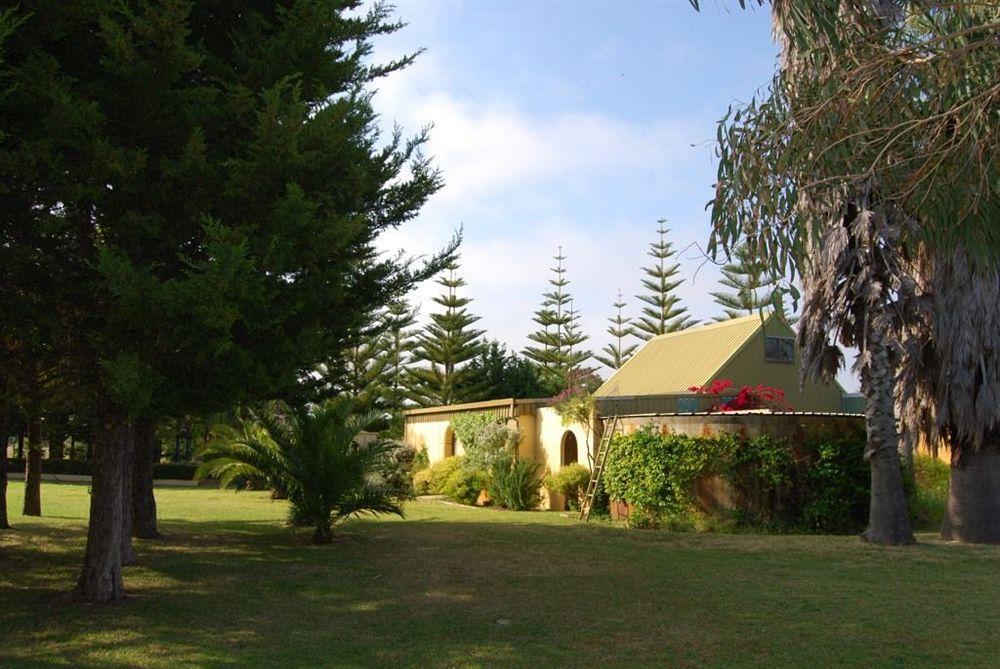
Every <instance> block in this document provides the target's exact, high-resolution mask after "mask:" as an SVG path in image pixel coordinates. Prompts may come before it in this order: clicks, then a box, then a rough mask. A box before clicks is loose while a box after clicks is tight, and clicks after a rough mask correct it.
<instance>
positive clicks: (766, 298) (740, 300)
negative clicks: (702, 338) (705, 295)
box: [712, 246, 772, 321]
mask: <svg viewBox="0 0 1000 669" xmlns="http://www.w3.org/2000/svg"><path fill="white" fill-rule="evenodd" d="M719 283H721V284H722V285H723V286H724V287H725V288H727V289H728V290H719V291H716V292H714V293H712V297H713V298H715V303H716V304H718V305H719V306H721V307H722V310H723V312H724V315H722V316H716V317H715V320H717V321H725V320H729V319H730V318H739V317H740V316H749V315H750V314H753V313H755V312H758V311H760V309H761V308H762V307H764V306H766V305H768V304H770V303H771V299H770V298H771V293H772V291H771V290H768V287H767V286H765V280H764V268H763V267H762V266H761V263H759V262H754V261H753V260H752V259H751V258H750V254H749V252H748V251H747V248H746V247H745V246H739V247H737V248H736V251H735V252H734V253H733V257H732V259H731V260H730V262H728V263H726V264H725V265H723V267H722V279H721V280H720V281H719Z"/></svg>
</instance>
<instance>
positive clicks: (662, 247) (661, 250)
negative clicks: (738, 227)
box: [632, 218, 697, 341]
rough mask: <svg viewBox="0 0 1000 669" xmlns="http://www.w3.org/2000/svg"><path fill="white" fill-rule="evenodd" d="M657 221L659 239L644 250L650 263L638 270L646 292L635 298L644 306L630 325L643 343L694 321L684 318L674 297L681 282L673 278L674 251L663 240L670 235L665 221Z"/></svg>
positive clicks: (675, 272)
mask: <svg viewBox="0 0 1000 669" xmlns="http://www.w3.org/2000/svg"><path fill="white" fill-rule="evenodd" d="M657 222H658V223H659V225H660V227H659V228H658V229H657V233H658V234H659V236H660V237H659V240H658V241H655V242H653V243H651V244H650V245H649V251H647V255H649V256H650V257H651V258H652V259H653V260H654V263H653V264H652V265H650V266H649V267H643V268H642V271H643V273H644V274H645V275H646V277H645V278H644V279H643V280H642V285H643V287H644V288H645V289H646V293H645V294H642V295H636V297H637V298H639V299H640V300H641V301H642V302H643V303H644V304H645V305H646V306H644V307H643V308H642V313H641V315H640V316H639V318H638V319H636V320H635V322H634V323H633V325H632V329H633V332H634V333H635V336H637V337H639V338H640V339H643V340H647V341H648V340H649V339H652V338H653V337H655V336H657V335H661V334H666V333H667V332H676V331H677V330H683V329H685V328H688V327H691V326H692V325H694V324H695V323H696V322H697V321H695V320H694V319H692V318H691V317H690V316H689V315H688V310H687V307H684V306H681V303H680V298H679V297H677V296H676V295H675V294H674V291H676V290H677V287H678V286H680V285H681V284H682V283H683V282H684V280H683V279H680V278H677V276H678V273H679V272H680V264H679V263H676V262H672V261H673V259H674V258H675V257H676V256H677V252H676V251H674V248H673V244H672V243H671V242H668V241H667V233H669V232H670V229H669V228H667V221H666V219H662V218H661V219H660V220H659V221H657Z"/></svg>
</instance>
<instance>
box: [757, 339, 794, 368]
mask: <svg viewBox="0 0 1000 669" xmlns="http://www.w3.org/2000/svg"><path fill="white" fill-rule="evenodd" d="M764 360H765V361H767V362H780V363H783V364H786V365H794V364H795V339H793V338H792V337H764Z"/></svg>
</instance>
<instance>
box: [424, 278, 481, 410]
mask: <svg viewBox="0 0 1000 669" xmlns="http://www.w3.org/2000/svg"><path fill="white" fill-rule="evenodd" d="M457 269H458V266H457V265H456V264H455V263H452V264H450V265H449V266H448V267H447V268H446V270H445V271H446V274H445V275H444V276H442V277H440V278H438V280H437V282H438V284H440V285H441V286H442V287H443V288H444V289H445V292H444V294H443V295H440V296H438V297H435V298H434V302H435V303H437V304H438V305H439V306H441V307H443V308H444V310H443V311H439V312H437V313H433V314H431V315H430V322H429V323H428V324H427V326H426V327H425V328H424V329H423V331H422V332H421V333H420V334H419V335H418V336H417V344H416V347H415V348H414V351H413V358H414V362H415V363H416V364H415V365H414V366H412V367H411V368H410V369H409V370H408V375H409V379H410V382H409V384H408V385H409V392H408V395H409V397H410V399H412V400H413V401H414V402H416V403H417V404H419V405H421V406H438V405H442V404H455V403H458V402H464V401H466V400H469V399H474V398H475V397H476V396H477V395H478V394H479V392H480V389H479V388H478V384H477V383H476V379H474V378H473V376H472V374H471V370H470V369H469V366H468V363H469V362H470V361H471V360H472V359H473V358H475V357H476V356H477V355H478V354H479V350H480V349H481V348H482V346H483V343H482V335H483V331H482V330H476V329H474V328H472V327H471V326H472V324H473V323H475V322H476V321H478V320H479V317H478V316H473V315H472V314H470V313H469V311H468V309H466V307H467V306H468V305H469V303H470V302H472V298H468V297H459V295H458V290H459V289H460V288H462V286H464V285H465V281H463V280H462V279H461V278H460V277H459V276H457V275H456V274H455V271H456V270H457Z"/></svg>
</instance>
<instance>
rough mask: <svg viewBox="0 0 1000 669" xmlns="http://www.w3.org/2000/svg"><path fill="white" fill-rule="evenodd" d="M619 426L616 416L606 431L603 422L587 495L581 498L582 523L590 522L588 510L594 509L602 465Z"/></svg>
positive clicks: (606, 423) (605, 424)
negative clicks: (602, 431) (602, 430)
mask: <svg viewBox="0 0 1000 669" xmlns="http://www.w3.org/2000/svg"><path fill="white" fill-rule="evenodd" d="M621 424H622V422H621V418H620V417H619V416H617V415H616V416H614V417H613V418H612V419H611V420H610V429H608V425H609V421H608V420H607V419H605V420H604V433H603V434H602V435H601V444H600V446H598V448H597V455H596V456H595V458H594V471H593V473H592V474H591V475H590V483H588V484H587V494H585V495H584V496H583V503H582V504H581V505H580V520H581V521H583V522H587V521H588V520H590V510H591V509H593V508H594V498H595V497H596V496H597V488H598V486H600V484H601V475H603V474H604V465H605V464H607V462H608V453H609V452H610V451H611V440H612V439H613V438H614V436H615V433H616V432H617V431H618V430H619V429H620V428H621Z"/></svg>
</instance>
